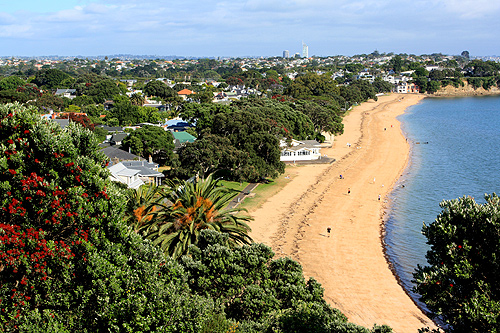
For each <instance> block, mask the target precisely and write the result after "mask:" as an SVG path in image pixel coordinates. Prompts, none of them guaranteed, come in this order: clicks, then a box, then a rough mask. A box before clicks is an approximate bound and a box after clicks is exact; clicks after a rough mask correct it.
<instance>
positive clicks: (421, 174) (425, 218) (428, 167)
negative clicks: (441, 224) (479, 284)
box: [385, 96, 500, 300]
mask: <svg viewBox="0 0 500 333" xmlns="http://www.w3.org/2000/svg"><path fill="white" fill-rule="evenodd" d="M400 120H401V122H402V128H403V132H404V133H405V135H406V137H407V138H408V141H409V142H411V147H412V148H411V153H410V162H409V165H408V167H407V169H406V170H405V172H404V173H403V175H402V177H401V179H400V180H399V182H398V183H397V185H396V187H395V188H394V190H393V191H392V193H391V195H390V209H389V210H388V211H387V214H388V219H387V224H386V238H385V241H386V244H387V245H386V250H387V255H388V257H389V260H390V261H391V263H392V264H393V267H394V269H395V271H396V273H397V275H398V276H399V278H400V280H401V282H402V284H403V286H404V288H405V289H406V290H407V291H408V292H409V293H410V295H411V296H412V297H413V298H414V299H415V300H416V299H417V298H418V295H415V294H413V293H412V292H411V288H412V286H413V285H412V283H411V280H412V278H413V276H412V273H413V272H414V270H415V268H416V267H417V264H420V265H425V264H426V263H427V261H426V259H425V253H426V252H427V250H428V245H427V244H426V238H425V237H424V236H423V235H422V234H421V229H422V223H423V222H425V223H426V224H430V223H432V222H433V221H434V220H435V218H436V217H437V215H438V214H439V212H440V211H441V208H440V207H439V203H440V202H441V201H442V200H449V199H455V198H459V197H462V196H464V195H465V196H472V197H474V198H475V200H476V201H477V202H481V203H484V194H485V193H488V194H489V193H492V192H496V193H497V194H500V96H494V97H465V98H453V99H451V98H446V99H445V98H439V99H438V98H426V99H424V100H423V101H422V102H421V103H420V104H417V105H415V106H412V107H410V108H409V109H407V110H406V112H405V114H404V115H402V116H401V117H400Z"/></svg>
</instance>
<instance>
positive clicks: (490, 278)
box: [414, 194, 500, 332]
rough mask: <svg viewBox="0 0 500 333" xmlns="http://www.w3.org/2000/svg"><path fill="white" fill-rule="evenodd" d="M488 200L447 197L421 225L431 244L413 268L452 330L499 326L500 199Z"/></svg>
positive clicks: (420, 289) (488, 197)
mask: <svg viewBox="0 0 500 333" xmlns="http://www.w3.org/2000/svg"><path fill="white" fill-rule="evenodd" d="M485 200H486V202H485V203H484V204H479V203H476V201H475V200H474V199H473V198H471V197H462V198H460V199H456V200H449V201H443V202H441V204H440V206H441V208H442V209H443V210H442V211H441V213H440V214H439V215H438V217H437V218H436V220H435V221H434V222H433V223H431V224H430V225H425V224H424V226H423V229H422V232H423V234H424V235H425V236H426V237H427V243H428V244H429V245H430V246H431V249H430V250H429V251H428V252H427V255H426V258H427V262H428V265H427V266H424V267H422V266H418V267H417V269H416V271H415V273H414V283H415V285H416V286H415V291H416V292H417V293H419V294H420V295H421V300H422V301H423V302H425V304H426V305H427V307H428V308H429V309H430V310H431V311H432V312H433V313H434V314H435V315H436V316H439V317H441V319H443V320H444V321H445V322H446V323H448V324H449V325H450V327H449V329H448V330H449V331H452V332H498V331H499V330H500V320H499V316H498V313H499V311H500V247H499V244H500V199H499V197H498V196H497V195H496V194H492V195H486V196H485Z"/></svg>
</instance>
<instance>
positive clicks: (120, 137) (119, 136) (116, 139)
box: [110, 133, 128, 142]
mask: <svg viewBox="0 0 500 333" xmlns="http://www.w3.org/2000/svg"><path fill="white" fill-rule="evenodd" d="M127 136H128V133H115V134H113V136H112V137H111V140H110V141H111V142H122V141H123V139H125V138H126V137H127Z"/></svg>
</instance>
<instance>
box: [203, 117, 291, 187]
mask: <svg viewBox="0 0 500 333" xmlns="http://www.w3.org/2000/svg"><path fill="white" fill-rule="evenodd" d="M210 132H211V134H214V135H218V136H224V137H227V138H228V139H229V140H230V141H231V144H232V146H233V147H235V148H236V149H237V150H241V151H244V152H246V153H247V154H248V155H247V163H248V164H249V165H250V166H251V168H250V169H247V175H245V176H246V177H248V178H245V179H246V180H249V181H259V180H261V179H262V178H265V177H271V178H275V177H277V176H278V174H280V173H283V172H284V171H285V165H284V163H283V162H281V161H280V155H281V150H280V147H279V139H278V137H277V135H276V132H275V128H274V126H273V123H272V122H269V121H268V120H267V119H265V118H264V117H262V116H258V115H256V114H254V113H252V112H248V111H235V112H231V113H219V114H217V115H215V117H214V120H213V125H212V127H211V130H210Z"/></svg>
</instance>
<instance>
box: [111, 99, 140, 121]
mask: <svg viewBox="0 0 500 333" xmlns="http://www.w3.org/2000/svg"><path fill="white" fill-rule="evenodd" d="M108 117H109V118H116V119H118V121H119V123H120V124H121V125H134V124H140V123H143V122H146V121H147V115H145V114H144V112H143V109H141V108H140V107H139V106H137V105H133V104H132V103H131V102H130V100H129V99H128V98H126V99H124V100H117V101H115V103H114V104H113V107H112V108H111V109H110V110H109V111H108V114H107V118H108Z"/></svg>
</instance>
